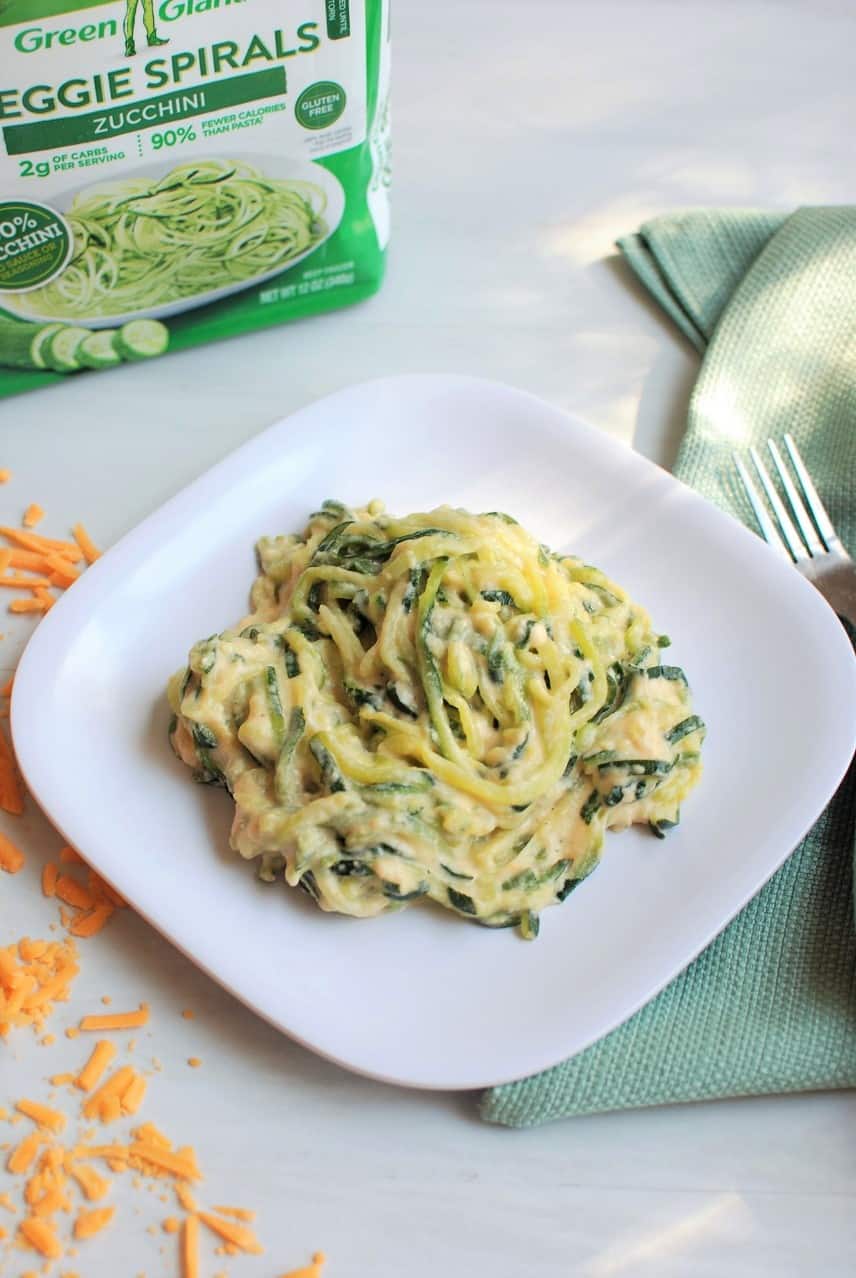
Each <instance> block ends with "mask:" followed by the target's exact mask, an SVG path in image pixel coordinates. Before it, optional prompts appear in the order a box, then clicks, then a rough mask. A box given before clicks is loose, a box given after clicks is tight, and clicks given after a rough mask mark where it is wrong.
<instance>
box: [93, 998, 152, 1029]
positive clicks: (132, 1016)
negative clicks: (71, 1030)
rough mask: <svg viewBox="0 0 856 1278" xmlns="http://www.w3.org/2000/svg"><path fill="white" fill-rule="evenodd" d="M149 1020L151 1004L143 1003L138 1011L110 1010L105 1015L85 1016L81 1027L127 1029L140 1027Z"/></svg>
mask: <svg viewBox="0 0 856 1278" xmlns="http://www.w3.org/2000/svg"><path fill="white" fill-rule="evenodd" d="M148 1022H149V1005H148V1003H141V1004H140V1006H139V1008H138V1009H137V1011H136V1012H108V1013H106V1014H105V1015H103V1016H84V1017H83V1019H82V1020H81V1022H80V1025H79V1028H80V1029H82V1030H125V1029H139V1028H140V1027H142V1026H143V1025H148Z"/></svg>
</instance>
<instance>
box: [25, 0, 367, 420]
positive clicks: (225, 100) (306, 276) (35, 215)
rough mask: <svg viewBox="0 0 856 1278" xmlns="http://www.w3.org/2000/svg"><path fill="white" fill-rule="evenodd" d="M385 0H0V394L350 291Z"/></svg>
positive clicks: (360, 271) (358, 296)
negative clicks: (288, 0) (288, 1)
mask: <svg viewBox="0 0 856 1278" xmlns="http://www.w3.org/2000/svg"><path fill="white" fill-rule="evenodd" d="M389 65H390V46H389V5H388V0H297V2H296V3H295V4H294V5H284V4H282V2H281V0H100V2H99V0H89V2H88V3H87V2H86V0H0V71H2V75H0V143H2V144H0V179H2V180H0V396H5V395H11V394H15V393H16V392H18V391H23V390H29V389H32V388H35V387H39V386H44V385H46V384H49V383H50V382H53V381H59V380H61V378H63V377H65V376H67V375H68V374H70V373H77V372H81V371H85V370H96V369H106V368H110V367H114V366H116V365H118V364H120V363H122V362H123V361H127V360H141V359H148V358H151V357H152V356H155V355H161V354H163V353H165V352H166V351H168V350H181V349H184V348H185V347H188V346H195V345H198V344H199V343H201V342H209V341H214V340H217V339H219V338H222V337H231V336H233V335H235V334H239V333H246V332H250V331H251V330H253V329H256V328H266V327H268V326H269V325H272V324H281V323H285V322H286V321H289V320H293V319H298V318H300V317H301V316H304V315H315V314H318V313H319V312H321V311H328V310H334V309H335V308H337V307H340V306H345V305H348V304H349V303H351V302H357V301H361V300H362V299H363V298H366V297H368V296H370V295H371V294H372V293H374V292H376V291H377V289H378V288H379V287H380V284H381V281H382V279H383V273H384V265H385V256H386V246H387V241H388V239H389V184H390V170H389Z"/></svg>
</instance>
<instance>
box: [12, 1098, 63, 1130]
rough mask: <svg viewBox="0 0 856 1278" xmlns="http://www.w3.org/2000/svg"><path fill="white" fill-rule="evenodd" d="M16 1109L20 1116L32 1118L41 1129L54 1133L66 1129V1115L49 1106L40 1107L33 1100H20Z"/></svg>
mask: <svg viewBox="0 0 856 1278" xmlns="http://www.w3.org/2000/svg"><path fill="white" fill-rule="evenodd" d="M15 1108H16V1109H17V1111H18V1113H19V1114H24V1115H25V1116H26V1117H27V1118H31V1119H32V1120H33V1122H34V1123H36V1124H37V1125H38V1126H39V1127H47V1128H48V1129H49V1130H50V1131H52V1132H61V1131H62V1129H63V1127H65V1114H61V1113H60V1112H59V1110H56V1109H49V1108H48V1106H47V1105H39V1104H37V1102H36V1101H31V1100H19V1101H18V1103H17V1104H16V1105H15Z"/></svg>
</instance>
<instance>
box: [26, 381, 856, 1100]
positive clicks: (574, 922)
mask: <svg viewBox="0 0 856 1278" xmlns="http://www.w3.org/2000/svg"><path fill="white" fill-rule="evenodd" d="M373 497H382V498H383V499H384V501H385V502H386V504H387V507H388V508H389V510H390V511H391V512H394V513H396V514H406V513H408V512H411V511H419V510H423V511H424V510H430V509H432V508H433V507H435V506H438V505H440V504H443V503H447V504H449V505H452V506H458V507H463V508H465V509H467V510H470V511H495V510H502V511H508V512H509V513H511V514H512V515H514V516H515V517H516V518H517V519H518V520H520V522H521V523H522V524H523V525H524V527H526V528H528V529H529V530H531V532H532V533H533V534H534V535H535V536H536V537H537V538H538V539H539V540H541V541H543V542H544V543H546V544H547V545H549V546H551V547H552V548H554V549H557V550H563V551H566V552H568V553H573V554H576V555H579V556H581V557H582V558H583V559H584V560H586V561H587V562H589V563H593V564H596V565H597V566H598V567H599V568H601V569H603V570H604V572H606V573H607V574H608V575H609V576H610V577H612V578H614V579H615V580H616V581H617V582H619V583H620V584H621V585H622V586H623V587H624V588H625V589H626V590H627V591H628V593H629V595H630V596H631V598H632V599H634V600H637V601H639V602H640V603H641V604H642V605H643V607H645V608H647V609H648V611H649V612H650V614H651V618H652V621H653V625H654V627H655V629H656V630H657V631H660V632H665V633H667V634H669V635H670V636H671V638H672V641H673V647H672V648H671V649H670V650H669V654H668V659H669V660H670V661H674V663H675V664H676V665H680V666H682V667H683V668H684V669H685V670H686V671H687V672H688V674H689V677H690V682H691V684H692V694H693V701H694V709H695V710H697V712H698V713H699V714H700V715H702V716H703V717H704V719H705V720H706V722H707V727H708V735H707V740H706V742H705V744H704V748H703V757H704V769H705V770H704V776H703V778H702V781H701V783H700V785H699V786H698V787H697V788H696V789H695V790H694V792H693V793H692V794H691V795H690V796H689V798H688V799H687V801H686V803H685V805H684V809H683V816H682V822H681V824H680V826H679V827H678V828H677V829H675V830H673V831H672V832H671V833H670V834H669V837H668V838H666V839H664V840H658V839H655V838H653V837H652V835H651V834H650V833H649V832H648V831H647V830H642V829H639V828H633V829H630V830H625V831H621V832H620V833H619V832H615V833H611V834H608V835H607V838H606V845H605V849H604V854H603V859H602V862H601V864H600V866H599V867H598V869H597V870H596V872H595V873H593V874H592V875H591V876H590V877H589V878H588V879H587V880H586V881H585V883H583V884H582V885H581V886H580V888H579V890H578V891H575V892H573V893H572V894H571V895H570V896H569V897H568V899H567V900H566V901H564V903H562V904H560V905H557V906H556V907H554V908H550V909H546V910H544V912H543V915H542V924H541V931H540V935H539V936H538V938H537V939H536V940H534V941H530V940H523V939H521V938H520V936H519V935H518V934H517V933H516V932H515V931H514V930H512V929H509V930H493V929H489V928H482V927H478V926H473V925H472V924H471V923H468V922H467V921H465V920H462V919H460V918H456V917H455V916H454V915H452V914H450V913H449V912H448V911H446V910H442V909H440V908H438V907H436V906H434V905H433V904H424V903H421V902H420V903H419V904H418V905H416V906H414V907H411V908H407V909H403V910H401V911H400V912H396V913H391V914H384V915H382V916H381V917H378V918H375V919H350V918H345V917H341V916H339V915H336V914H327V913H322V912H321V911H320V910H318V909H317V907H316V906H315V905H314V904H313V902H312V901H311V900H309V899H308V897H306V896H305V895H304V894H303V893H301V892H299V891H295V890H293V889H290V888H287V887H285V886H284V885H283V884H282V883H281V882H277V883H276V884H264V883H260V882H259V881H258V880H257V879H256V877H255V875H254V871H253V866H252V864H250V863H247V862H245V861H242V860H241V859H240V858H239V857H237V856H236V855H235V854H234V853H233V852H231V851H230V850H229V847H228V829H229V824H230V820H231V815H232V808H233V805H232V803H231V801H230V799H229V797H228V796H227V795H226V794H225V792H223V791H222V790H218V789H215V788H213V787H210V786H194V785H192V784H190V781H189V773H188V770H187V769H186V768H185V767H184V766H183V765H182V764H181V763H180V762H178V760H177V759H175V758H174V756H173V755H172V753H171V751H170V748H169V745H168V743H167V728H168V723H169V719H170V712H169V708H168V706H167V702H166V698H165V695H164V688H165V685H166V682H167V678H168V677H169V675H170V674H172V672H173V671H175V670H176V669H177V668H178V667H180V666H181V665H182V664H183V663H184V662H185V661H186V659H187V653H188V650H189V648H190V647H191V645H192V644H194V643H195V642H196V641H197V640H198V639H200V638H201V637H203V636H205V635H210V634H212V633H214V632H217V631H220V630H223V629H225V628H226V627H227V626H229V625H231V624H233V623H234V622H235V621H236V620H237V619H238V618H240V617H242V616H243V615H245V613H246V612H247V611H248V610H249V605H248V588H249V584H250V583H251V581H252V579H253V577H254V574H255V564H254V555H253V546H254V543H255V542H256V540H257V539H258V538H259V537H260V536H262V535H264V534H273V533H282V532H296V531H299V530H300V529H302V528H303V527H304V526H305V523H306V519H307V516H308V514H309V512H310V511H313V510H315V509H317V508H318V506H319V504H320V503H321V502H322V501H323V500H324V499H325V498H338V499H339V500H341V501H344V502H346V503H348V504H351V505H360V504H363V503H365V502H367V501H369V500H370V499H371V498H373ZM806 670H811V672H812V693H811V699H810V702H807V701H806V698H805V697H804V696H796V695H794V696H789V695H787V690H788V689H800V688H802V687H803V686H804V682H805V671H806ZM854 722H856V663H854V661H853V655H852V651H851V648H850V644H849V642H848V641H847V638H846V636H845V634H844V631H843V630H842V628H841V626H840V624H839V622H838V620H837V619H836V618H835V616H834V615H833V614H832V612H831V611H830V610H829V609H828V608H827V606H826V604H825V603H824V602H823V600H822V599H821V598H820V596H819V595H818V594H817V593H816V591H815V590H814V588H813V587H812V586H810V585H809V584H808V583H807V582H806V581H804V580H803V579H802V577H800V576H799V574H798V573H797V572H796V571H795V570H793V569H792V568H791V567H790V566H789V565H788V564H786V563H784V562H783V561H780V559H779V558H778V557H777V556H776V555H775V554H774V553H773V552H772V551H771V550H770V549H769V547H768V546H767V545H766V544H765V543H764V542H762V541H761V539H760V538H758V537H756V536H755V535H754V534H752V533H751V532H749V531H748V530H747V529H745V528H743V527H742V526H740V525H739V524H738V523H737V522H736V521H734V520H732V519H731V518H729V517H728V516H726V515H724V514H722V513H721V512H720V511H718V510H716V509H715V508H714V507H712V506H710V505H708V504H707V503H706V502H704V501H703V500H702V499H701V498H700V497H698V496H697V495H696V494H695V493H693V492H691V491H689V490H688V489H686V488H684V487H683V486H682V485H681V484H679V483H678V482H677V481H676V480H675V479H674V478H672V477H671V476H670V475H668V474H667V473H665V472H664V471H661V470H659V469H658V468H657V467H656V466H654V465H652V464H651V463H649V462H648V461H646V460H644V459H643V458H641V457H639V456H638V455H637V454H635V453H633V452H632V451H631V450H629V449H627V448H625V447H624V446H623V445H621V444H619V443H616V442H615V441H614V440H611V439H609V438H608V437H607V436H605V435H603V434H600V433H599V432H597V431H595V430H592V429H590V428H589V427H586V426H584V425H582V424H581V423H580V422H578V421H575V420H574V419H573V418H571V417H569V416H567V415H566V414H565V413H563V412H560V411H559V410H558V409H555V408H552V407H550V406H549V405H547V404H545V403H543V402H541V401H540V400H538V399H535V398H533V397H532V396H530V395H527V394H524V393H522V392H520V391H517V390H512V389H509V388H507V387H504V386H500V385H496V384H493V383H489V382H484V381H479V380H476V379H470V378H461V377H444V376H434V377H427V376H424V377H423V376H419V377H401V378H392V379H388V380H382V381H377V382H371V383H368V384H366V385H362V386H357V387H355V388H353V389H350V390H346V391H342V392H340V393H338V394H335V395H332V396H330V397H329V398H327V399H324V400H321V401H320V402H318V403H316V404H313V405H311V406H310V407H308V408H305V409H302V410H301V411H300V412H298V413H295V414H294V415H293V416H292V417H289V418H287V419H286V420H285V421H282V422H280V423H279V424H278V425H276V426H274V427H272V428H271V429H270V430H267V431H265V432H264V433H263V434H261V435H259V436H258V437H257V438H256V439H254V440H252V441H251V442H250V443H249V444H247V445H245V446H244V447H242V448H241V449H239V450H238V451H237V452H236V453H234V454H233V455H232V456H231V457H229V458H227V459H226V460H225V461H224V462H222V463H221V464H219V465H218V466H216V467H214V469H213V470H211V471H209V472H208V473H207V474H206V475H203V476H202V478H201V479H199V480H197V481H196V482H195V483H194V484H192V485H191V486H190V487H189V488H187V489H186V490H185V491H184V492H182V493H180V494H179V495H178V496H177V497H176V498H174V499H173V500H172V501H170V502H168V503H167V504H166V505H165V506H164V507H163V508H162V509H160V510H159V511H157V512H156V513H155V514H154V515H152V516H151V517H150V518H149V519H147V520H146V521H145V522H144V523H143V524H141V525H140V526H139V527H138V528H136V529H135V530H134V531H133V532H131V533H130V534H128V535H127V536H126V537H125V538H124V539H123V540H122V541H121V542H120V543H119V544H118V545H117V546H116V547H115V548H114V549H112V550H110V551H109V552H108V553H107V554H106V555H105V556H103V558H102V559H101V560H100V561H99V562H98V563H96V564H95V565H94V566H93V567H92V568H91V569H90V570H89V572H87V573H86V574H85V576H84V577H83V578H82V579H81V580H80V581H79V582H78V583H77V584H75V586H74V589H73V590H70V591H68V592H67V593H66V595H65V596H64V597H63V598H62V599H61V601H60V602H59V603H58V604H57V606H56V607H55V608H54V609H53V610H52V612H51V613H50V615H49V616H47V617H46V618H45V620H44V621H43V622H42V623H41V624H40V626H39V628H38V630H37V631H36V632H35V634H34V636H33V638H32V640H31V641H30V644H29V646H28V647H27V649H26V652H25V653H24V657H23V659H22V661H21V664H20V667H19V670H18V674H17V677H16V680H15V690H14V697H13V703H12V728H13V733H14V739H15V746H16V749H17V753H18V758H19V760H20V764H21V767H22V770H23V772H24V776H25V778H26V781H27V784H28V786H29V788H30V790H31V791H32V793H33V795H34V796H35V798H36V799H37V801H38V802H39V803H40V804H41V806H42V807H43V808H44V809H45V811H46V812H47V814H48V815H49V816H50V818H51V819H52V820H53V821H54V823H55V824H56V825H57V827H58V828H59V830H60V831H61V832H62V834H63V835H64V836H65V837H66V838H67V839H68V840H69V842H71V843H72V844H73V845H74V846H76V847H77V848H79V849H80V851H81V853H82V854H83V855H84V856H85V857H86V859H87V860H88V861H89V862H91V864H92V865H93V866H94V867H95V868H96V869H97V870H98V871H99V872H100V873H101V874H103V875H104V877H105V878H106V879H107V880H109V882H111V883H112V884H113V885H114V886H115V887H116V888H117V889H118V890H119V891H120V892H121V893H122V895H123V896H125V897H126V898H127V899H128V900H129V902H131V904H132V905H133V906H134V907H135V908H136V909H137V910H138V911H139V912H140V914H142V915H143V916H144V917H145V918H146V919H147V920H148V921H149V922H150V923H151V924H152V925H153V926H154V927H156V928H157V929H159V930H160V931H161V932H162V933H163V935H164V936H165V937H167V938H168V939H169V940H170V941H172V942H173V943H174V944H175V945H176V946H178V947H179V949H181V950H182V951H183V952H184V953H185V954H187V955H188V956H189V957H190V958H192V959H193V961H194V962H196V963H197V964H198V965H199V966H200V967H202V968H203V969H204V970H205V971H206V972H208V973H209V974H210V975H211V976H212V977H214V979H215V980H217V981H219V982H220V983H221V984H222V985H223V986H224V987H225V988H226V989H228V990H230V991H231V992H232V993H233V994H235V995H236V996H237V997H238V998H239V999H241V1000H242V1001H243V1002H244V1003H246V1004H247V1005H248V1006H249V1007H251V1008H253V1009H255V1010H256V1011H257V1012H258V1013H259V1014H260V1015H262V1016H264V1017H265V1018H267V1019H268V1020H269V1021H270V1022H272V1023H273V1024H274V1025H276V1026H277V1027H279V1028H280V1029H281V1030H283V1031H284V1032H285V1033H287V1034H289V1035H290V1036H291V1037H293V1038H295V1039H296V1040H297V1041H299V1042H301V1043H303V1044H304V1045H305V1046H307V1047H309V1048H311V1049H312V1050H314V1051H316V1052H318V1053H320V1054H321V1055H323V1056H325V1057H328V1058H330V1059H331V1060H334V1061H337V1062H338V1063H339V1064H341V1065H343V1066H345V1067H347V1068H349V1069H353V1070H356V1071H358V1072H360V1073H364V1074H367V1075H370V1076H373V1077H376V1078H379V1079H384V1080H387V1081H390V1082H395V1083H400V1084H405V1085H411V1086H417V1087H442V1088H475V1087H482V1086H485V1085H488V1084H492V1083H497V1082H503V1081H508V1080H511V1079H516V1078H520V1077H523V1076H524V1075H527V1074H530V1073H532V1072H534V1071H536V1070H541V1069H544V1068H546V1067H548V1066H550V1065H553V1064H555V1063H556V1062H558V1061H560V1060H562V1059H564V1058H566V1057H567V1056H570V1055H572V1054H573V1053H575V1052H578V1051H580V1050H581V1049H582V1048H584V1047H586V1046H588V1045H589V1044H590V1043H592V1042H594V1041H595V1040H596V1039H597V1038H599V1037H601V1036H602V1035H604V1034H606V1033H607V1032H608V1031H609V1030H611V1029H612V1028H613V1027H614V1026H616V1025H618V1024H619V1023H620V1022H621V1021H623V1020H625V1019H626V1018H627V1017H628V1016H630V1015H631V1014H632V1013H633V1012H634V1011H635V1010H636V1009H637V1008H639V1007H640V1006H641V1005H642V1004H643V1003H645V1002H646V1001H647V1000H648V999H650V998H651V997H652V996H653V995H654V994H656V993H657V991H658V990H660V989H661V988H662V987H663V986H664V985H665V984H666V983H667V982H668V981H669V980H670V979H671V978H672V977H674V976H675V975H676V974H677V973H678V972H679V971H680V970H681V969H682V968H684V967H685V966H686V965H687V964H688V963H689V962H690V961H691V959H692V958H693V957H694V956H695V955H696V954H697V953H698V952H699V951H700V950H701V949H702V948H703V947H704V946H705V945H706V944H707V943H708V942H709V941H710V940H711V939H712V938H713V937H714V936H715V935H716V934H717V933H718V932H719V931H720V930H721V929H722V928H723V927H724V926H725V924H726V923H727V922H728V921H729V920H730V919H731V918H732V917H733V916H734V915H735V914H736V913H737V912H738V910H739V909H740V908H741V906H742V905H744V903H745V902H746V901H747V900H748V899H749V898H750V897H751V896H752V895H753V894H754V893H755V892H756V891H757V890H758V889H759V888H760V887H761V886H762V884H763V883H764V882H765V881H766V880H767V879H768V878H769V876H770V875H771V874H772V873H773V872H774V871H775V870H776V869H777V867H778V866H779V865H780V864H781V863H782V861H783V860H784V859H785V857H786V856H787V855H788V854H789V853H790V851H791V850H792V849H793V848H794V847H795V845H796V844H797V843H798V842H799V840H800V839H801V838H802V836H803V835H804V834H805V833H806V831H807V830H808V829H809V827H810V826H811V824H812V822H813V821H814V820H815V818H816V817H817V816H818V814H819V813H820V812H821V810H822V809H823V807H824V805H825V804H826V803H827V801H828V800H829V799H830V797H831V796H832V794H833V792H834V790H835V788H836V786H837V784H838V782H839V780H840V778H841V777H842V775H843V773H844V771H845V769H846V766H847V764H848V762H849V759H850V756H851V753H852V750H853V744H854V738H853V724H854ZM807 731H809V732H810V735H811V742H812V749H811V764H810V766H807V763H806V746H805V743H806V732H807Z"/></svg>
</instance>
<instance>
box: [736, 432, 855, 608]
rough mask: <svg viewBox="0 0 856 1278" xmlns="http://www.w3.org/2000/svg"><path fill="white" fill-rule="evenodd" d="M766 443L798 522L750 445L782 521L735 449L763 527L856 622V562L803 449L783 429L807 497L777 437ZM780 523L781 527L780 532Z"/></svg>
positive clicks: (833, 604) (772, 542)
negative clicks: (783, 457)
mask: <svg viewBox="0 0 856 1278" xmlns="http://www.w3.org/2000/svg"><path fill="white" fill-rule="evenodd" d="M767 447H768V448H769V450H770V456H771V457H772V459H773V465H774V466H775V468H776V471H777V473H778V476H779V479H780V480H781V484H782V488H783V489H784V491H785V496H786V497H787V499H788V505H789V506H790V508H791V511H792V512H793V516H794V519H795V520H796V525H795V524H794V521H793V519H791V517H790V515H789V514H788V512H787V509H786V507H785V504H784V502H783V501H782V499H781V497H780V496H779V494H778V492H777V491H776V488H775V485H774V484H773V481H772V479H771V478H770V474H769V471H768V470H767V467H766V466H765V465H764V463H763V461H762V460H761V458H760V457H759V456H758V453H757V450H756V449H754V448H750V449H749V455H750V456H751V458H752V461H753V462H754V464H755V469H756V471H757V472H758V478H759V479H760V481H761V486H762V487H763V489H764V492H765V493H766V495H767V500H768V501H769V503H770V505H771V507H772V508H773V512H774V514H775V516H776V521H777V523H778V525H779V528H778V529H777V528H776V525H775V524H774V523H773V521H772V519H771V518H770V515H769V513H768V511H767V508H766V506H765V505H764V499H763V498H762V497H761V494H760V493H759V492H758V489H757V487H756V486H755V481H754V480H753V479H752V476H751V475H750V474H749V471H748V469H747V467H746V465H745V463H744V461H743V459H742V458H741V457H739V456H738V455H737V453H735V454H734V464H735V466H736V467H737V471H738V474H739V475H740V478H741V479H742V480H743V486H744V488H745V489H746V493H747V496H748V497H749V501H750V502H751V503H752V509H753V510H754V512H755V518H756V519H757V520H758V523H759V524H760V526H761V532H762V533H763V534H764V536H765V538H766V539H767V541H768V542H769V543H770V545H771V546H773V547H774V549H776V550H778V551H779V552H780V553H781V554H783V555H784V556H785V557H786V558H787V559H789V560H790V561H791V562H792V563H793V564H794V565H795V566H796V568H797V569H798V570H799V571H800V572H801V573H802V575H803V576H804V577H807V578H808V580H809V581H810V582H811V583H812V585H813V586H816V587H817V589H818V590H819V591H820V593H821V594H822V595H823V597H824V599H825V600H826V601H827V603H828V604H830V605H831V607H833V608H834V609H835V611H836V612H837V613H838V615H839V616H841V617H846V618H847V619H848V621H852V622H853V624H854V625H856V564H854V562H853V560H852V559H851V558H850V556H849V555H848V553H847V551H846V550H845V549H844V547H843V545H842V544H841V539H840V537H839V536H838V533H837V532H836V531H835V529H834V528H833V526H832V520H831V519H830V518H829V515H828V514H827V513H826V510H825V508H824V505H823V502H822V501H821V500H820V497H819V495H818V492H817V489H816V488H815V486H814V484H813V483H812V479H811V475H809V473H808V471H807V470H806V467H805V462H804V461H803V459H802V457H801V456H800V453H799V449H798V448H797V446H796V444H795V443H794V441H793V439H792V437H791V436H790V435H785V448H786V449H787V451H788V455H789V457H790V460H791V465H792V467H793V470H794V474H795V475H796V477H797V479H798V481H799V485H800V487H801V489H802V492H803V497H804V498H805V500H803V497H801V496H800V494H799V493H798V492H797V488H796V485H795V484H794V481H793V479H792V478H791V475H790V473H789V471H788V470H787V467H786V466H785V463H784V461H783V460H782V455H781V453H780V452H779V449H778V447H777V446H776V443H775V441H774V440H772V439H768V440H767ZM779 529H781V535H780V534H779ZM797 529H799V531H798V530H797Z"/></svg>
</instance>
